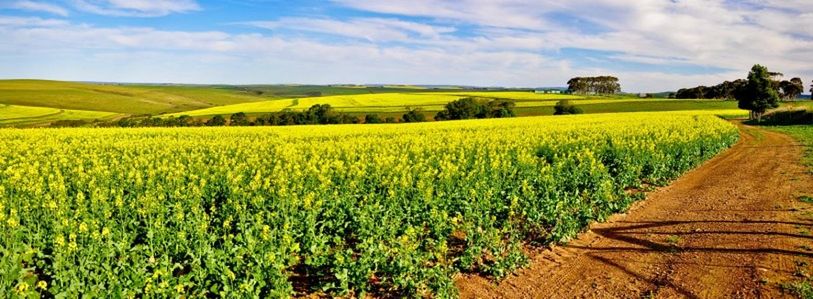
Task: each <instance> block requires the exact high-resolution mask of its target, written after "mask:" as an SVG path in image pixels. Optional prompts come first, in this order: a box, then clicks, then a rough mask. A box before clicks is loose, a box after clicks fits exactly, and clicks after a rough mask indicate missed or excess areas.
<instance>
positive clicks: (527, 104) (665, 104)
mask: <svg viewBox="0 0 813 299" xmlns="http://www.w3.org/2000/svg"><path fill="white" fill-rule="evenodd" d="M462 97H484V98H485V97H487V98H496V99H511V100H514V101H516V105H517V106H516V112H517V114H519V115H522V116H528V115H550V114H553V111H554V110H553V107H554V106H555V105H556V103H557V102H558V101H559V100H562V99H568V100H571V102H572V103H573V104H575V105H577V106H578V107H580V108H582V109H583V110H584V111H585V113H611V112H639V111H681V110H708V109H712V110H719V109H736V108H737V103H736V102H726V101H714V100H664V99H640V98H617V97H610V98H605V97H587V98H586V97H582V96H574V95H557V94H534V93H531V92H421V93H387V94H366V95H344V96H327V97H313V98H301V99H281V100H270V101H263V102H253V103H242V104H236V105H226V106H219V107H212V108H206V109H201V110H194V111H185V112H180V113H175V114H174V115H175V116H178V115H189V116H208V115H218V114H219V115H227V114H233V113H238V112H244V113H248V114H262V113H271V112H280V111H283V110H285V109H290V110H295V111H302V110H306V109H308V108H309V107H311V106H313V105H316V104H330V105H331V106H332V107H333V108H335V109H336V110H338V111H341V112H345V113H350V114H364V113H380V114H398V113H403V112H404V111H405V110H406V109H407V108H421V109H423V111H425V112H426V113H427V114H430V115H433V114H434V113H435V112H437V111H441V110H443V109H444V105H445V104H446V103H448V102H451V101H454V100H457V99H460V98H462Z"/></svg>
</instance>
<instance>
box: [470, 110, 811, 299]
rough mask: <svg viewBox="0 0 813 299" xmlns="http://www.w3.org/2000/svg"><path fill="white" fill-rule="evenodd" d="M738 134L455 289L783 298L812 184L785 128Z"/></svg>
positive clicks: (799, 255) (807, 220)
mask: <svg viewBox="0 0 813 299" xmlns="http://www.w3.org/2000/svg"><path fill="white" fill-rule="evenodd" d="M740 127H741V132H742V133H741V140H740V142H739V143H738V144H737V145H735V146H734V147H732V148H731V149H729V150H727V151H726V152H724V153H722V154H720V155H718V156H717V157H715V158H713V159H711V160H709V161H708V162H706V163H705V164H703V165H702V166H700V167H699V168H697V169H695V170H693V171H691V172H689V173H687V174H686V175H684V176H682V177H681V178H679V179H678V180H676V181H675V182H673V184H671V185H669V186H667V187H664V188H661V189H658V190H656V191H654V192H652V193H650V194H649V195H648V197H647V200H645V201H641V202H639V203H636V204H635V205H633V207H632V208H631V209H630V211H628V212H627V213H626V214H622V215H616V216H613V217H611V219H610V220H609V221H607V222H605V223H599V224H594V225H592V226H591V228H590V229H589V231H587V232H585V233H583V234H581V235H580V236H579V237H578V238H577V239H575V240H573V241H571V242H570V243H568V244H566V245H562V246H555V247H553V248H550V249H534V251H533V252H532V253H531V254H530V255H531V261H530V265H529V266H528V267H526V268H525V269H522V270H519V271H518V272H517V273H516V274H515V275H512V276H510V277H508V278H506V279H505V280H503V281H501V282H500V283H499V284H494V283H493V282H491V281H490V280H488V279H486V278H483V277H479V276H475V275H461V276H460V277H458V279H457V285H458V288H459V289H460V292H461V293H460V295H461V297H463V298H641V297H657V298H781V297H786V296H787V295H786V294H783V293H782V292H781V290H780V289H779V287H778V284H779V283H781V282H785V281H788V280H790V279H791V277H792V276H793V275H794V271H795V270H796V265H797V264H798V263H800V262H802V261H804V262H807V263H810V264H813V252H811V251H809V247H808V249H803V248H804V247H803V246H804V244H810V243H811V241H813V237H811V236H810V231H811V230H813V217H811V215H813V213H811V211H813V206H810V205H808V204H805V203H802V202H800V201H798V200H797V198H798V197H799V196H800V195H802V193H801V192H804V191H805V190H807V191H811V190H813V177H811V175H810V174H809V172H807V170H806V169H805V167H804V166H803V165H801V162H800V161H801V160H802V157H803V148H802V147H800V146H799V145H798V144H797V143H796V142H795V141H794V140H793V139H792V138H790V137H788V136H786V135H783V134H779V133H775V132H771V131H766V130H763V129H758V128H753V127H748V126H744V125H741V126H740Z"/></svg>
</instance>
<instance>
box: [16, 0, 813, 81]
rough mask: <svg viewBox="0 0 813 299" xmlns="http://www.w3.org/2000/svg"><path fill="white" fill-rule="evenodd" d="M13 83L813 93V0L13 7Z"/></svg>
mask: <svg viewBox="0 0 813 299" xmlns="http://www.w3.org/2000/svg"><path fill="white" fill-rule="evenodd" d="M0 40H2V41H3V42H2V43H0V78H40V79H58V80H77V81H117V82H167V83H170V82H171V83H228V84H249V83H251V84H254V83H305V84H333V83H358V84H363V83H393V84H397V83H401V84H461V85H479V86H513V87H534V86H561V85H564V83H565V82H566V81H567V80H568V79H569V78H570V77H574V76H590V75H605V74H607V75H616V76H618V77H619V78H620V79H621V82H622V85H623V87H624V89H625V90H626V91H634V92H637V91H662V90H675V89H677V88H680V87H687V86H694V85H700V84H705V85H711V84H716V83H718V82H721V81H723V80H733V79H737V78H742V77H745V75H746V73H747V71H748V69H749V68H750V67H751V65H753V64H755V63H760V64H764V65H767V66H768V67H769V68H771V69H772V70H776V71H781V72H783V73H785V74H786V76H788V77H796V76H799V77H801V78H802V79H803V80H804V81H805V82H810V80H811V79H813V62H811V61H813V60H810V59H809V58H810V57H813V1H808V0H762V1H758V0H742V1H733V0H640V1H627V0H593V1H588V0H570V1H539V0H387V1H369V0H324V1H316V0H300V1H283V0H223V1H209V0H206V1H204V0H55V1H44V0H0Z"/></svg>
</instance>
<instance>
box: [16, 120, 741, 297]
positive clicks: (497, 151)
mask: <svg viewBox="0 0 813 299" xmlns="http://www.w3.org/2000/svg"><path fill="white" fill-rule="evenodd" d="M727 113H731V112H730V111H704V112H702V113H696V112H665V113H627V114H600V115H590V116H587V115H583V116H562V117H529V118H516V119H491V120H479V121H455V122H443V123H431V124H398V125H376V126H358V125H337V126H299V127H263V128H164V129H155V128H150V129H85V128H81V129H30V130H14V129H3V130H0V256H2V257H3V258H2V259H0V273H2V276H0V293H4V294H15V293H16V294H17V295H20V296H34V297H39V296H40V295H38V294H42V295H44V296H46V297H48V296H51V295H55V296H60V295H61V296H65V297H77V296H80V294H82V295H86V296H91V297H177V296H186V297H205V296H222V297H252V296H259V297H287V296H291V295H294V294H300V295H302V294H310V293H317V294H318V293H323V294H327V295H356V296H363V295H364V294H367V293H373V294H375V293H384V294H396V295H403V296H426V295H430V294H434V295H436V296H441V297H446V296H455V294H456V291H455V287H454V285H453V283H452V278H453V276H454V275H455V273H458V272H461V271H462V272H476V273H482V274H483V275H488V276H491V277H496V278H499V277H503V276H505V275H506V274H508V273H509V272H510V271H512V270H513V269H514V268H516V267H518V266H521V265H523V264H524V262H525V255H524V253H523V251H522V246H523V244H527V243H534V244H551V243H558V242H563V241H567V240H569V239H570V238H572V237H574V236H575V235H576V234H577V233H578V232H579V231H581V230H582V229H583V228H584V227H585V226H586V225H587V224H589V223H590V222H593V221H596V220H603V219H605V218H606V217H607V216H608V215H610V214H612V213H614V212H618V211H623V210H625V209H626V208H627V206H628V205H629V204H630V203H631V202H633V201H634V200H635V199H637V198H639V197H637V196H633V195H632V194H631V193H628V192H627V190H629V189H630V188H633V189H634V188H642V187H643V186H644V185H649V184H655V185H662V184H665V183H667V182H669V181H670V180H671V179H674V178H675V177H677V176H679V175H680V174H682V173H683V172H685V171H687V170H689V169H691V168H693V167H694V166H696V165H697V164H699V163H700V162H702V161H705V160H706V159H708V158H710V157H712V156H714V155H715V154H717V153H718V152H720V151H722V150H723V149H726V148H728V147H729V146H730V145H732V144H734V143H735V142H736V141H737V138H738V130H737V128H736V127H734V126H733V125H731V124H729V123H727V122H725V121H723V120H721V119H719V118H717V117H715V116H714V114H727ZM304 282H306V283H304Z"/></svg>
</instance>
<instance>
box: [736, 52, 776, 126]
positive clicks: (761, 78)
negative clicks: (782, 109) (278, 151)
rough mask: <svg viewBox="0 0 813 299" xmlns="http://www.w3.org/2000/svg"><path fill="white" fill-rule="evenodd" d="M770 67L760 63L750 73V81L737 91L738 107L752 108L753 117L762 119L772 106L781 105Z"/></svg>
mask: <svg viewBox="0 0 813 299" xmlns="http://www.w3.org/2000/svg"><path fill="white" fill-rule="evenodd" d="M772 77H773V76H772V75H771V73H770V72H768V68H766V67H764V66H761V65H759V64H756V65H754V67H752V68H751V72H749V73H748V83H747V84H746V85H745V87H744V88H742V89H740V90H738V91H737V92H736V95H735V97H736V98H737V101H739V103H738V107H739V108H740V109H745V110H750V111H751V119H753V118H754V117H756V118H757V120H758V121H762V115H763V114H765V111H767V110H768V109H771V108H776V107H779V94H778V93H777V92H776V88H774V83H773V82H774V80H773V79H772Z"/></svg>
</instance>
